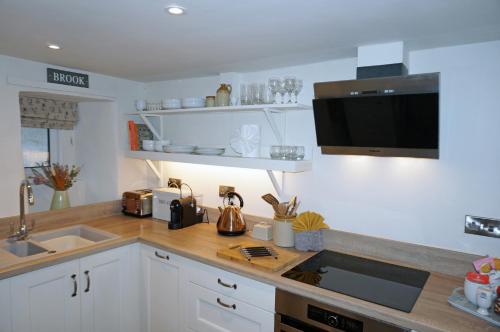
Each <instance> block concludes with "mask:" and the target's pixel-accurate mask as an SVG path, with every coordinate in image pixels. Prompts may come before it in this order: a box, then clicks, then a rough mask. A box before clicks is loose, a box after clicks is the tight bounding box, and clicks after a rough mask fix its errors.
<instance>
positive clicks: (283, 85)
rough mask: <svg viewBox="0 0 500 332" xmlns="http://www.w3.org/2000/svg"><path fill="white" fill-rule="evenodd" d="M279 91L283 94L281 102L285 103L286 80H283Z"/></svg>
mask: <svg viewBox="0 0 500 332" xmlns="http://www.w3.org/2000/svg"><path fill="white" fill-rule="evenodd" d="M278 92H279V94H280V95H281V103H282V104H284V103H285V94H286V89H285V82H281V84H280V86H279V90H278Z"/></svg>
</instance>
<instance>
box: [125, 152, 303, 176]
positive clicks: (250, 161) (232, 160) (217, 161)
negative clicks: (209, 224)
mask: <svg viewBox="0 0 500 332" xmlns="http://www.w3.org/2000/svg"><path fill="white" fill-rule="evenodd" d="M126 156H127V157H129V158H135V159H144V160H155V161H173V162H179V163H190V164H202V165H213V166H226V167H239V168H251V169H264V170H271V171H281V172H287V173H299V172H305V171H309V170H311V168H312V162H311V161H310V160H278V159H269V158H243V157H237V156H206V155H196V154H183V153H165V152H150V151H127V152H126Z"/></svg>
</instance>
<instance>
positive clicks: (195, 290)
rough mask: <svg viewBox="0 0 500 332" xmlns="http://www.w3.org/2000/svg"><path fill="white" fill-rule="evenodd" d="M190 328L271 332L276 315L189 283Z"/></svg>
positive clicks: (207, 331) (206, 331) (213, 331)
mask: <svg viewBox="0 0 500 332" xmlns="http://www.w3.org/2000/svg"><path fill="white" fill-rule="evenodd" d="M186 300H187V312H188V313H189V316H188V319H187V322H186V324H187V328H188V329H189V330H191V331H195V332H229V331H238V332H269V331H273V330H274V314H273V313H271V312H269V311H266V310H263V309H260V308H257V307H255V306H252V305H249V304H246V303H244V302H241V301H239V300H236V299H234V298H232V297H229V296H224V295H222V294H220V293H217V292H215V291H212V290H210V289H207V288H205V287H202V286H199V285H197V284H194V283H191V282H190V283H188V284H187V287H186Z"/></svg>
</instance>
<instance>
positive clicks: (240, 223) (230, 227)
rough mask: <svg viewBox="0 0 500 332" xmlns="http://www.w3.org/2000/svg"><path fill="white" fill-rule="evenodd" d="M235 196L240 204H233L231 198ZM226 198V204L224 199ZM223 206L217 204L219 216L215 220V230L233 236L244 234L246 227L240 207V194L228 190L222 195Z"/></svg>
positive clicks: (241, 205) (241, 200)
mask: <svg viewBox="0 0 500 332" xmlns="http://www.w3.org/2000/svg"><path fill="white" fill-rule="evenodd" d="M234 197H237V198H238V200H239V201H240V205H239V206H236V205H234V202H233V199H234ZM226 199H227V200H228V203H227V205H226V203H225V201H226ZM222 204H223V205H224V208H222V207H220V206H219V211H220V216H219V220H218V221H217V232H219V234H222V235H228V236H234V235H241V234H244V233H245V231H246V229H247V227H246V223H245V220H244V219H243V214H242V213H241V208H242V207H243V198H242V197H241V196H240V194H238V193H236V192H234V191H230V192H228V193H227V194H226V196H224V199H223V201H222Z"/></svg>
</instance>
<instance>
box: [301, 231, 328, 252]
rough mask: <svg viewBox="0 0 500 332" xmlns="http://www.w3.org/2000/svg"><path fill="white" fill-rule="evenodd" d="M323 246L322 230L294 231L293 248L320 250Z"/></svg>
mask: <svg viewBox="0 0 500 332" xmlns="http://www.w3.org/2000/svg"><path fill="white" fill-rule="evenodd" d="M323 248H324V243H323V231H322V230H319V231H306V232H296V233H295V249H297V250H300V251H321V250H323Z"/></svg>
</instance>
